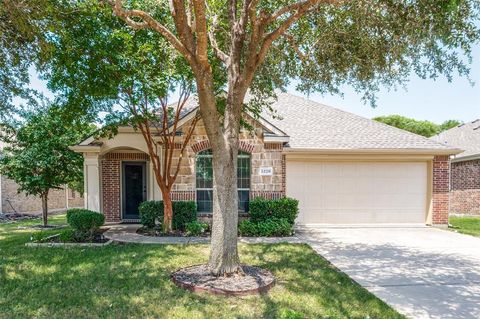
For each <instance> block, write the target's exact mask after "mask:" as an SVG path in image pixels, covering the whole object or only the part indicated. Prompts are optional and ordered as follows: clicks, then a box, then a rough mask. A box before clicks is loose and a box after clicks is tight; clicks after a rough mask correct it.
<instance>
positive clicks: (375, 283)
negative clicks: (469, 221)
mask: <svg viewBox="0 0 480 319" xmlns="http://www.w3.org/2000/svg"><path fill="white" fill-rule="evenodd" d="M298 236H299V237H300V238H302V239H303V240H305V241H306V242H308V243H309V244H310V245H311V246H312V247H313V248H314V249H315V250H316V251H317V252H318V253H319V254H321V255H322V256H323V257H325V258H326V259H328V260H329V261H330V262H332V263H333V264H334V265H335V266H336V267H338V268H339V269H340V270H342V271H343V272H345V273H347V274H348V275H349V276H350V277H351V278H352V279H354V280H355V281H357V282H358V283H359V284H361V285H362V286H364V287H365V288H367V289H368V290H369V291H370V292H372V293H374V294H375V295H376V296H378V297H379V298H381V299H382V300H384V301H385V302H386V303H388V304H390V305H391V306H393V307H394V308H395V309H397V310H398V311H399V312H400V313H402V314H405V315H406V316H408V317H410V318H442V319H445V318H455V319H460V318H480V238H475V237H471V236H467V235H461V234H457V233H453V232H449V231H446V230H440V229H435V228H430V227H417V228H395V227H392V228H313V229H312V228H309V229H305V230H302V231H299V234H298Z"/></svg>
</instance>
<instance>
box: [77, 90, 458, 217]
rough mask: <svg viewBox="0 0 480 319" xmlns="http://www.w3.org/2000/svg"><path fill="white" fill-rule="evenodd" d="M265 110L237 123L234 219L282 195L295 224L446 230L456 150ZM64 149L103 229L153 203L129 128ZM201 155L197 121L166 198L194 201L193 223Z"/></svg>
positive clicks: (200, 193) (204, 179) (359, 121)
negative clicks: (253, 203) (80, 168)
mask: <svg viewBox="0 0 480 319" xmlns="http://www.w3.org/2000/svg"><path fill="white" fill-rule="evenodd" d="M189 105H190V106H191V108H192V110H191V111H190V112H189V113H188V114H187V115H185V117H184V118H183V119H182V121H183V122H184V123H188V121H190V120H191V118H193V116H194V115H195V112H196V102H195V99H193V98H191V99H190V100H189ZM273 108H274V109H275V110H276V114H275V116H271V115H269V114H263V115H262V116H261V117H259V118H258V119H254V118H251V117H250V116H248V115H245V119H246V120H247V121H248V122H249V123H250V124H251V126H252V127H253V129H249V130H243V131H242V132H241V138H240V145H239V148H240V153H239V158H238V166H239V170H238V172H239V176H238V179H239V181H238V185H239V190H238V193H239V214H246V212H247V211H248V202H249V200H250V199H252V198H254V197H257V196H262V197H266V198H279V197H282V196H285V195H286V196H290V197H294V198H297V199H298V200H299V206H300V213H299V216H298V220H297V222H298V224H299V225H314V224H337V225H338V224H383V225H385V224H402V225H410V224H416V225H419V224H420V225H425V224H429V225H430V224H433V225H446V224H447V223H448V209H449V194H448V186H449V184H448V183H449V164H450V156H451V155H453V154H457V153H459V152H460V150H458V149H456V148H452V147H449V146H446V145H444V144H441V143H438V142H435V141H432V140H430V139H427V138H424V137H421V136H418V135H415V134H412V133H409V132H406V131H403V130H400V129H397V128H394V127H390V126H387V125H384V124H382V123H378V122H376V121H373V120H370V119H366V118H362V117H360V116H357V115H354V114H351V113H347V112H344V111H341V110H338V109H335V108H332V107H329V106H326V105H322V104H319V103H316V102H313V101H309V100H307V99H304V98H301V97H297V96H293V95H290V94H286V93H280V94H278V100H276V101H275V102H274V103H273ZM181 129H182V127H180V128H179V132H177V133H178V135H179V136H178V138H179V139H181V138H182V136H181ZM73 149H74V150H75V151H77V152H81V153H83V155H84V158H85V164H84V167H85V206H86V207H87V208H89V209H92V210H96V211H100V212H103V213H104V214H105V215H106V219H107V221H108V222H122V221H124V222H131V221H137V220H138V209H137V206H138V204H139V203H140V202H141V201H143V200H153V199H155V200H158V199H161V193H160V191H159V189H158V187H157V185H156V183H155V181H154V178H152V176H153V174H152V168H151V167H150V164H149V157H148V155H147V149H146V145H145V143H144V141H143V138H142V136H141V134H140V133H138V132H136V131H134V130H133V129H132V128H131V127H121V128H120V129H119V132H118V134H117V135H116V136H115V137H113V138H111V139H108V138H99V139H95V138H93V137H90V138H88V139H86V140H84V141H82V142H81V143H80V144H78V145H76V146H74V147H73ZM178 155H179V154H178V152H177V154H176V155H175V157H176V158H175V160H178ZM211 156H212V155H211V151H210V143H209V141H208V139H207V136H206V133H205V129H204V127H203V125H202V122H201V121H199V123H198V124H197V127H196V129H195V132H194V134H193V136H192V138H191V141H190V143H189V145H188V147H187V150H186V151H185V154H184V160H183V165H182V167H181V170H180V173H179V175H178V179H177V181H176V184H175V185H174V189H173V191H172V198H173V199H174V200H194V201H196V202H197V205H198V214H199V216H200V217H209V216H210V215H211V209H212V181H211V176H212V169H211V162H212V160H211Z"/></svg>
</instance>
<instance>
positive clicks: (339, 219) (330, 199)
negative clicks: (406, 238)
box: [286, 160, 428, 225]
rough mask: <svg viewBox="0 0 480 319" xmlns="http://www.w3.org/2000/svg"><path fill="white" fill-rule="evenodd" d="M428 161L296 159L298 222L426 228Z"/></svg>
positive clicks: (289, 169)
mask: <svg viewBox="0 0 480 319" xmlns="http://www.w3.org/2000/svg"><path fill="white" fill-rule="evenodd" d="M427 180H428V178H427V162H340V161H338V162H327V161H294V160H293V161H292V160H287V165H286V193H287V196H289V197H293V198H297V199H298V200H299V202H300V203H299V208H300V214H299V216H298V220H297V222H298V224H300V225H309V224H425V222H426V210H427V202H426V201H427V187H428V185H427Z"/></svg>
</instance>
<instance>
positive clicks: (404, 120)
mask: <svg viewBox="0 0 480 319" xmlns="http://www.w3.org/2000/svg"><path fill="white" fill-rule="evenodd" d="M374 120H375V121H378V122H382V123H385V124H388V125H390V126H394V127H397V128H400V129H402V130H405V131H409V132H412V133H415V134H418V135H422V136H425V137H431V136H434V135H437V134H438V133H441V132H443V131H446V130H448V129H451V128H452V127H455V126H457V125H460V124H461V122H460V121H457V120H447V121H445V122H443V123H442V124H435V123H433V122H430V121H419V120H415V119H412V118H408V117H405V116H401V115H388V116H378V117H375V118H374Z"/></svg>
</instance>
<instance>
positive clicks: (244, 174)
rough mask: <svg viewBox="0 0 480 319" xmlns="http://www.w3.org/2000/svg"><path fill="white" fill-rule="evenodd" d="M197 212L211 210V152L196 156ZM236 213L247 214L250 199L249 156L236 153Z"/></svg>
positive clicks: (200, 153)
mask: <svg viewBox="0 0 480 319" xmlns="http://www.w3.org/2000/svg"><path fill="white" fill-rule="evenodd" d="M196 182H197V210H198V212H200V213H211V212H212V210H213V168H212V151H211V150H206V151H202V152H199V153H198V154H197V164H196ZM237 188H238V211H240V212H247V211H248V203H249V198H250V154H248V153H245V152H241V151H239V152H238V159H237Z"/></svg>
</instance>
